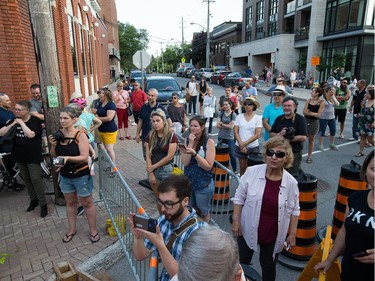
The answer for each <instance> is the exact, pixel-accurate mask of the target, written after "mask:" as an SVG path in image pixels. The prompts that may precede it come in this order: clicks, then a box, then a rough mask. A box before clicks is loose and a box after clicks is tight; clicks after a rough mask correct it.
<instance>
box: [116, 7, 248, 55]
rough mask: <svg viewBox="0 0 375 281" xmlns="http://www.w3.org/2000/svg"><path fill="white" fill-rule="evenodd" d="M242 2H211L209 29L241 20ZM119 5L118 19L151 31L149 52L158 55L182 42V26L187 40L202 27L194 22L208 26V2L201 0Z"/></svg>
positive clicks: (189, 41)
mask: <svg viewBox="0 0 375 281" xmlns="http://www.w3.org/2000/svg"><path fill="white" fill-rule="evenodd" d="M242 5H243V0H215V2H213V1H211V2H210V14H211V17H210V31H212V29H213V28H214V27H215V26H217V25H220V24H221V23H223V22H225V21H239V22H242ZM116 7H117V20H118V21H120V22H122V23H129V24H131V25H133V26H134V27H135V28H137V29H141V28H142V29H146V30H147V31H148V34H149V48H148V50H147V52H148V53H149V55H156V56H157V55H158V54H160V50H161V47H162V48H163V49H164V50H165V47H166V46H167V45H173V44H177V45H180V44H181V41H182V26H183V27H184V41H185V42H187V43H191V40H192V38H193V33H194V32H201V31H202V30H203V29H202V27H201V26H199V25H191V24H190V23H191V22H195V23H198V24H200V25H202V26H203V27H205V28H207V2H203V1H202V0H116ZM182 17H183V24H182Z"/></svg>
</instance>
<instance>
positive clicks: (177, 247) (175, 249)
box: [144, 206, 206, 281]
mask: <svg viewBox="0 0 375 281" xmlns="http://www.w3.org/2000/svg"><path fill="white" fill-rule="evenodd" d="M187 208H188V210H189V212H190V214H189V215H188V216H187V217H186V218H184V219H183V220H182V221H181V222H180V223H179V224H178V225H177V226H176V227H174V226H173V223H172V222H170V221H168V220H166V219H165V216H161V217H159V219H158V224H159V227H160V232H161V233H162V235H163V240H164V243H165V245H167V244H168V241H169V239H170V238H171V236H172V234H173V232H175V231H176V230H178V229H179V228H180V226H181V225H182V224H183V223H184V222H186V221H187V220H189V219H190V218H192V217H197V213H196V211H195V210H194V209H193V208H192V207H190V206H188V207H187ZM205 224H206V223H205V222H203V221H198V222H197V224H195V225H194V226H192V227H190V228H189V229H187V230H185V231H184V232H183V233H182V234H181V235H180V236H178V237H177V238H176V240H175V241H174V242H173V245H172V249H171V250H172V251H171V252H172V256H173V258H174V259H175V260H176V261H178V260H179V259H180V257H181V252H182V246H183V245H184V243H185V241H186V240H187V239H188V238H189V237H190V235H191V234H192V233H193V231H195V230H196V229H198V228H199V227H201V226H203V225H205ZM144 243H145V246H146V248H147V249H149V250H150V251H154V250H156V247H155V246H154V244H152V243H151V242H150V241H149V240H148V239H147V238H145V241H144ZM170 279H171V277H170V276H169V274H168V272H167V271H166V270H165V268H163V271H162V272H161V275H160V280H161V281H169V280H170Z"/></svg>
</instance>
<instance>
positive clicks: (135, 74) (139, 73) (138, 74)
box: [130, 71, 146, 78]
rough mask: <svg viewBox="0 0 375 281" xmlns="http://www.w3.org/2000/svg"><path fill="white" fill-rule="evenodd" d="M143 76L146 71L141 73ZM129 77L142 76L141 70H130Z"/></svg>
mask: <svg viewBox="0 0 375 281" xmlns="http://www.w3.org/2000/svg"><path fill="white" fill-rule="evenodd" d="M143 76H146V73H143ZM130 77H131V78H134V77H142V72H140V71H139V72H138V71H137V72H131V73H130Z"/></svg>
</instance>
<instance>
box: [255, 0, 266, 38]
mask: <svg viewBox="0 0 375 281" xmlns="http://www.w3.org/2000/svg"><path fill="white" fill-rule="evenodd" d="M256 5H257V6H256V39H261V38H264V31H263V23H264V0H261V1H259V2H258V3H257V4H256Z"/></svg>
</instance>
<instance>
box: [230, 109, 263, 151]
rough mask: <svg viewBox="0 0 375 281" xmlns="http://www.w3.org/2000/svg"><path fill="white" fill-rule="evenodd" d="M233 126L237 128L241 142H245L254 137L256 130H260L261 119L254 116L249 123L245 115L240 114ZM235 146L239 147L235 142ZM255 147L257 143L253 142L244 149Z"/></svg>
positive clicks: (256, 141)
mask: <svg viewBox="0 0 375 281" xmlns="http://www.w3.org/2000/svg"><path fill="white" fill-rule="evenodd" d="M234 126H238V133H239V135H240V138H241V140H242V141H246V140H248V139H250V138H251V137H253V136H254V135H255V129H256V128H262V117H260V116H259V115H256V114H254V116H253V118H251V120H250V121H247V120H246V119H245V115H244V114H243V113H242V114H239V115H237V117H236V121H234ZM236 145H237V146H239V144H238V142H237V141H236ZM257 146H259V141H258V140H255V141H253V142H251V143H249V144H248V145H247V146H246V147H247V148H253V147H257Z"/></svg>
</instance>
